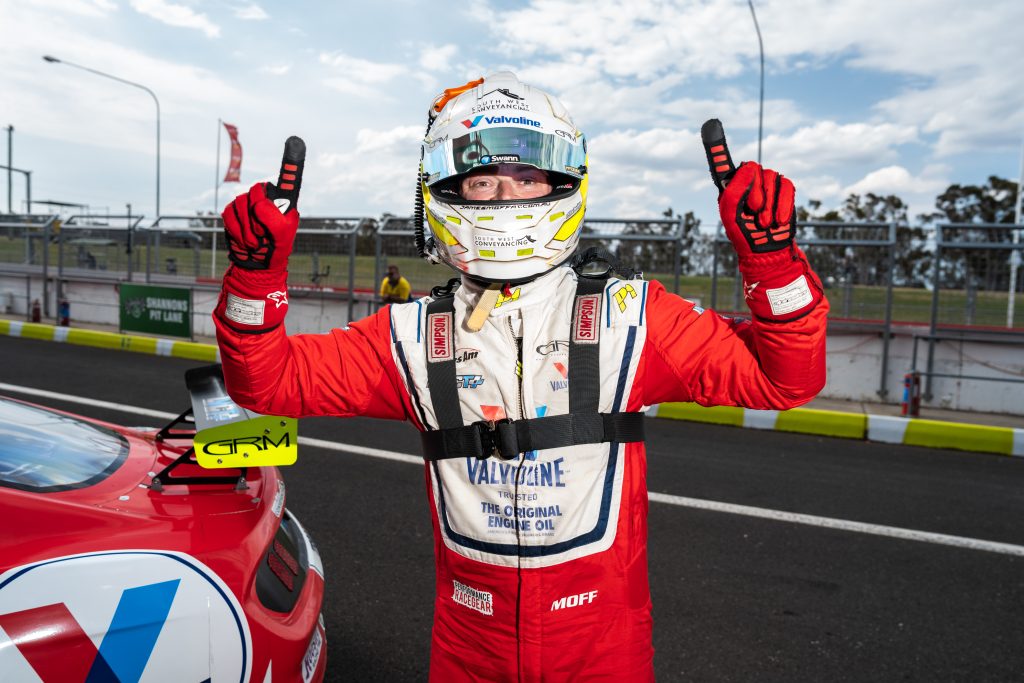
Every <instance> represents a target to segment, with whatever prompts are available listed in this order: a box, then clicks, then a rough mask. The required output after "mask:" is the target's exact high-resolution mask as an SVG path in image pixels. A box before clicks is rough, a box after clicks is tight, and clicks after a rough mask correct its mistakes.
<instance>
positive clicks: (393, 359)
mask: <svg viewBox="0 0 1024 683" xmlns="http://www.w3.org/2000/svg"><path fill="white" fill-rule="evenodd" d="M743 268H744V279H745V281H746V291H747V296H748V298H749V299H751V309H752V310H755V311H764V312H769V317H768V318H758V317H756V316H755V317H754V319H753V320H746V321H741V320H739V319H731V318H725V317H722V316H720V315H718V314H716V313H714V312H712V311H710V310H703V309H701V308H700V307H699V306H696V305H694V304H693V303H691V302H689V301H687V300H685V299H682V298H680V297H678V296H675V295H673V294H670V293H667V292H666V291H665V290H664V288H663V287H662V285H661V284H659V283H658V282H645V281H643V280H617V279H611V280H608V281H607V284H606V286H605V287H604V290H603V293H602V295H601V299H600V306H599V309H598V312H599V315H598V318H597V321H596V322H597V324H598V325H599V327H600V332H601V336H600V398H599V404H600V410H601V412H622V411H626V412H635V411H641V410H643V409H644V408H645V407H646V406H650V405H654V404H657V403H661V402H665V401H696V402H697V403H699V404H702V405H708V406H711V405H740V406H746V407H750V408H756V409H777V410H784V409H787V408H792V407H795V406H798V405H800V404H802V403H805V402H807V401H809V400H810V399H811V398H813V397H814V396H815V395H816V394H817V393H818V391H820V390H821V388H822V387H823V385H824V382H825V329H826V314H827V311H828V303H827V301H826V300H825V299H824V297H823V296H822V292H821V287H820V283H819V281H818V279H817V277H816V276H815V275H814V274H813V273H812V272H811V270H810V268H809V266H808V265H807V261H806V259H805V258H804V256H803V254H802V253H801V252H800V251H799V249H796V248H795V247H790V248H787V249H786V250H784V251H779V252H775V253H771V254H763V255H755V256H753V257H752V258H750V259H748V260H746V261H744V262H743ZM801 277H803V278H804V279H801ZM283 278H284V275H283V273H282V274H270V273H259V272H253V271H246V270H242V269H239V268H237V267H232V268H231V269H229V271H228V273H227V275H226V276H225V279H224V290H223V292H222V295H221V302H220V305H219V306H218V309H217V311H216V312H215V314H214V318H215V320H216V324H217V333H218V341H219V344H220V349H221V359H222V363H223V367H224V375H225V379H226V382H227V388H228V391H229V392H230V394H231V396H232V397H233V398H234V400H235V401H236V402H238V403H239V404H240V405H242V406H244V407H246V408H249V409H252V410H255V411H257V412H260V413H264V414H274V415H287V416H296V417H298V416H311V415H334V416H340V417H344V416H354V415H362V416H369V417H377V418H388V419H396V420H409V421H411V422H412V423H413V424H414V425H415V426H416V427H417V428H419V429H421V430H423V429H434V428H436V424H437V423H436V422H435V415H434V412H433V408H432V405H431V400H430V386H429V385H428V383H427V381H426V377H427V372H426V366H427V363H428V362H429V361H428V360H427V352H428V348H427V345H428V344H429V339H430V335H429V334H428V330H427V321H426V304H427V302H428V301H429V298H427V299H421V300H419V301H415V302H411V303H407V304H401V305H392V306H387V307H384V308H382V309H381V310H380V311H378V312H377V313H376V314H374V315H371V316H369V317H367V318H365V319H363V320H360V321H358V322H354V323H352V324H351V325H350V326H349V327H347V328H345V329H334V330H332V331H330V332H329V333H327V334H319V335H296V336H287V335H286V334H285V330H284V326H283V324H276V325H268V324H266V323H267V321H268V320H269V318H263V317H261V316H259V315H256V314H255V313H254V311H256V310H257V309H259V310H260V311H262V310H263V309H262V305H263V304H266V306H267V311H268V316H269V315H271V311H275V310H279V309H280V308H281V306H282V301H281V300H282V298H284V304H283V305H284V308H285V310H286V308H287V298H286V297H282V296H281V294H282V292H283V291H285V283H284V280H283ZM576 278H577V276H576V274H575V272H574V271H572V270H571V269H570V268H567V267H562V268H557V269H555V270H554V271H552V272H550V273H548V274H546V275H544V276H542V277H540V278H538V279H536V280H534V281H533V282H530V283H527V284H523V285H520V286H518V287H516V288H514V289H512V290H510V291H507V292H506V294H504V295H502V297H501V298H500V299H499V301H498V305H497V306H496V307H495V309H494V310H493V311H492V312H491V315H490V317H489V318H488V319H487V321H486V323H485V325H484V327H483V329H481V330H480V331H479V332H475V333H474V332H470V331H468V330H467V329H465V328H464V327H463V325H462V322H463V321H464V319H465V318H466V317H467V316H468V315H469V312H470V311H471V310H472V308H473V306H474V304H475V302H476V301H477V299H478V298H479V296H480V292H481V290H480V289H479V288H477V287H474V286H473V285H472V284H470V283H466V284H464V285H463V286H462V287H461V288H459V289H458V290H457V292H456V294H455V320H454V322H455V325H454V328H455V334H454V346H455V349H453V350H452V351H453V353H454V354H455V360H456V363H457V372H458V376H457V379H458V387H459V388H458V392H457V393H458V398H459V404H460V407H461V411H462V414H463V419H464V421H465V423H466V424H470V423H471V422H476V421H478V420H496V419H500V418H504V417H508V418H511V419H520V418H532V417H538V416H544V415H558V414H564V413H565V412H566V410H567V407H568V398H567V397H568V395H569V392H570V391H571V389H570V388H569V386H570V383H571V381H572V378H571V377H568V376H567V367H566V349H567V347H568V342H567V340H568V339H569V338H570V334H572V333H573V330H571V329H570V327H571V326H572V325H573V324H574V323H573V320H574V317H573V310H572V306H573V299H574V293H575V281H576ZM808 285H809V286H808ZM794 287H796V289H797V290H799V291H798V292H797V294H796V295H795V296H794V295H793V291H794ZM759 298H760V299H759ZM260 299H264V301H263V302H261V301H260ZM271 302H272V303H271ZM257 304H260V306H257ZM769 304H770V305H769ZM277 320H279V321H280V320H283V317H282V314H281V313H280V312H278V313H277ZM261 324H263V327H260V325H261ZM517 358H518V359H519V361H520V362H519V363H517V362H516V360H517ZM425 477H426V485H427V492H428V498H429V501H430V511H431V518H432V521H433V529H434V541H435V559H436V572H437V575H436V577H437V581H436V586H437V594H436V598H435V609H434V627H433V644H432V650H431V680H434V681H446V682H449V681H461V680H479V681H506V680H512V681H540V680H542V679H543V680H555V681H563V680H564V681H569V680H573V681H575V680H610V681H611V680H614V681H632V680H644V681H646V680H652V679H653V676H654V674H653V647H652V640H651V627H652V620H651V601H650V593H649V588H648V573H647V549H646V545H647V505H648V499H647V479H646V455H645V450H644V446H643V444H642V443H639V442H638V443H629V444H617V443H600V444H596V445H595V444H591V445H576V446H570V447H566V448H557V449H551V450H542V451H533V452H528V453H524V454H521V455H520V457H519V458H518V460H511V461H507V462H503V461H500V460H496V459H495V458H490V459H486V460H478V459H476V458H456V459H450V460H441V461H437V462H432V463H428V464H427V466H426V467H425Z"/></svg>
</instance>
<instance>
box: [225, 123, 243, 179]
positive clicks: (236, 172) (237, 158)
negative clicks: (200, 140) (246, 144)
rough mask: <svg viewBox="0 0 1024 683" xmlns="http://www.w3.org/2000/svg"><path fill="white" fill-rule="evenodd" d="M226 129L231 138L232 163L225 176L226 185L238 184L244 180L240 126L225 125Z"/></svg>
mask: <svg viewBox="0 0 1024 683" xmlns="http://www.w3.org/2000/svg"><path fill="white" fill-rule="evenodd" d="M224 129H225V130H226V131H227V132H228V135H229V136H230V137H231V163H230V164H228V170H227V173H225V174H224V182H225V183H237V182H241V180H242V144H241V143H240V142H239V141H238V126H232V125H231V124H230V123H225V124H224Z"/></svg>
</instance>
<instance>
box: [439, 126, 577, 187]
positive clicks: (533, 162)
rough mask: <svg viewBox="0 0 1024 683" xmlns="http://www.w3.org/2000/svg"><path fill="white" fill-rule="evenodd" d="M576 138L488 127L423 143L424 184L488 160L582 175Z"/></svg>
mask: <svg viewBox="0 0 1024 683" xmlns="http://www.w3.org/2000/svg"><path fill="white" fill-rule="evenodd" d="M578 140H579V141H578V142H576V141H569V140H568V139H566V138H563V137H560V136H557V135H550V134H548V133H540V132H538V131H533V130H527V129H525V128H507V127H502V128H497V127H496V128H487V129H484V130H481V131H474V132H471V133H467V134H466V135H463V136H461V137H457V138H455V139H454V140H453V139H450V138H449V139H447V140H439V141H437V142H436V143H434V144H432V145H431V144H427V145H424V154H423V172H424V173H426V174H427V185H433V184H434V183H437V182H440V181H442V180H447V179H448V178H451V177H453V176H456V175H461V174H463V173H468V172H469V171H472V170H473V169H474V168H478V167H481V166H487V165H489V164H529V165H530V166H536V167H537V168H539V169H541V170H543V171H553V172H556V173H564V174H566V175H570V176H573V177H576V178H582V177H583V169H582V167H583V165H584V161H585V159H586V149H585V146H584V143H583V137H582V136H580V137H579V138H578Z"/></svg>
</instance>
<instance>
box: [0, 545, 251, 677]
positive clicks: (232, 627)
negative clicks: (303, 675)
mask: <svg viewBox="0 0 1024 683" xmlns="http://www.w3.org/2000/svg"><path fill="white" fill-rule="evenodd" d="M251 667H252V640H251V636H250V633H249V627H248V624H247V623H246V619H245V615H244V613H243V612H242V608H241V606H240V605H239V603H238V601H237V599H236V598H235V596H234V595H233V594H232V593H231V591H230V590H229V589H228V587H227V586H226V585H225V584H224V582H223V581H222V580H221V579H220V577H218V576H217V575H216V574H215V573H214V572H213V571H212V570H210V568H209V567H207V566H205V565H204V564H203V563H201V562H199V561H198V560H197V559H195V558H194V557H191V556H189V555H186V554H184V553H177V552H169V551H157V550H124V551H115V552H102V553H90V554H85V555H73V556H68V557H59V558H54V559H50V560H44V561H41V562H36V563H33V564H29V565H24V566H22V567H17V568H15V569H11V570H10V571H7V572H5V573H4V574H3V576H0V671H2V672H3V674H4V676H3V678H4V680H11V681H42V682H43V683H66V682H67V681H119V683H151V682H156V681H165V680H169V678H173V679H174V680H176V681H183V682H185V683H191V682H193V681H194V682H195V683H200V682H201V681H211V680H212V681H239V682H240V683H241V682H244V681H247V680H249V675H250V670H251Z"/></svg>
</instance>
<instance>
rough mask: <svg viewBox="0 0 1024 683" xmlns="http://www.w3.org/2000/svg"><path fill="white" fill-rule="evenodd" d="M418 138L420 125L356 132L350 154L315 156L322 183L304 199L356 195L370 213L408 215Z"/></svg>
mask: <svg viewBox="0 0 1024 683" xmlns="http://www.w3.org/2000/svg"><path fill="white" fill-rule="evenodd" d="M422 139H423V128H422V127H421V126H397V127H395V128H391V129H374V128H362V129H360V130H359V131H357V132H356V140H355V147H354V148H353V149H352V150H351V151H347V152H340V153H339V152H334V153H324V154H320V155H318V156H317V157H316V161H315V164H316V166H317V167H318V169H319V170H318V173H319V175H320V176H321V178H322V182H320V183H319V184H318V186H317V188H316V189H315V190H313V192H312V193H311V195H310V197H308V198H307V200H309V201H311V202H321V201H327V198H328V197H332V196H333V197H338V196H346V197H352V196H360V197H361V198H362V199H363V200H364V202H365V203H366V206H367V207H368V208H372V210H376V211H379V212H381V213H383V212H385V211H387V212H391V213H397V214H399V215H405V214H407V213H411V212H412V204H413V190H414V189H415V186H414V183H413V181H414V180H415V176H416V169H417V165H418V163H419V150H420V141H421V140H422ZM307 187H309V185H308V184H306V185H304V186H303V191H304V192H305V191H306V188H307Z"/></svg>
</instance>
